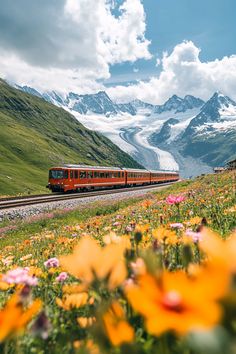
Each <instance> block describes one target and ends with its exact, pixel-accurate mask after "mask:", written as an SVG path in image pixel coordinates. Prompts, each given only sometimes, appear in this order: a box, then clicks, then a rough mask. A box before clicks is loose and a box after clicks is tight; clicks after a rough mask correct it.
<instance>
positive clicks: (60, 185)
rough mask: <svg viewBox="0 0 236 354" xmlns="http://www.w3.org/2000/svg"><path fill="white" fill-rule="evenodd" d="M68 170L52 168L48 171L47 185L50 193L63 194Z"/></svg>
mask: <svg viewBox="0 0 236 354" xmlns="http://www.w3.org/2000/svg"><path fill="white" fill-rule="evenodd" d="M67 180H68V170H67V169H65V168H62V167H54V168H51V169H50V170H49V178H48V185H47V188H49V189H50V190H51V191H52V192H65V189H66V181H67Z"/></svg>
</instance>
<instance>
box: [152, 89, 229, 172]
mask: <svg viewBox="0 0 236 354" xmlns="http://www.w3.org/2000/svg"><path fill="white" fill-rule="evenodd" d="M177 116H178V115H177V114H176V118H177V119H169V120H167V121H166V122H164V124H163V125H162V127H161V128H160V129H159V130H158V131H156V132H154V133H153V134H152V135H151V136H150V138H149V139H150V143H152V144H153V145H154V146H158V147H161V148H162V149H165V150H167V151H169V152H171V153H172V154H173V156H175V158H176V159H177V161H178V162H179V164H181V163H180V160H182V161H183V159H187V158H189V157H191V158H194V159H198V161H200V162H201V163H204V164H206V165H208V166H217V165H224V164H225V162H226V161H227V160H229V159H230V158H233V157H234V156H235V155H236V103H235V102H234V101H233V100H232V99H230V98H229V97H227V96H224V95H223V94H222V93H219V92H216V93H215V94H214V95H213V96H212V97H211V98H210V99H209V100H208V101H207V102H206V103H205V104H204V105H203V106H202V107H201V109H200V112H199V113H198V114H196V115H195V116H194V117H192V118H189V119H186V120H185V121H184V120H183V119H178V117H177Z"/></svg>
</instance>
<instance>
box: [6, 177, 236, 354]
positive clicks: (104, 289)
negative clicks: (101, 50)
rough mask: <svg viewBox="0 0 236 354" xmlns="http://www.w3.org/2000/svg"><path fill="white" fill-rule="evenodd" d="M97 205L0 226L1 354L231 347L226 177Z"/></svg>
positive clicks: (235, 313)
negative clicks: (85, 212) (25, 225)
mask: <svg viewBox="0 0 236 354" xmlns="http://www.w3.org/2000/svg"><path fill="white" fill-rule="evenodd" d="M105 209H106V208H105ZM105 209H104V212H101V213H97V215H91V216H90V217H87V218H84V219H83V220H82V219H79V217H78V220H76V218H74V219H73V222H72V221H71V222H69V221H68V219H66V218H65V215H63V214H61V215H60V219H59V220H60V222H58V221H57V219H56V218H55V220H54V219H53V217H52V218H50V219H48V224H47V221H45V224H44V225H43V227H42V220H40V221H39V220H38V221H37V220H36V221H35V222H36V223H37V222H38V223H41V224H40V225H41V228H40V230H37V228H34V229H32V232H31V233H29V232H28V233H25V234H24V233H22V232H21V233H19V232H20V231H19V230H18V229H17V226H16V225H15V226H14V227H11V225H10V224H9V225H5V226H4V227H3V228H2V229H3V231H4V233H2V235H1V238H0V244H1V255H0V273H1V274H0V306H1V310H0V353H5V354H8V353H37V354H41V353H42V354H43V353H80V354H108V353H111V354H113V353H114V354H119V353H122V354H156V353H157V354H158V353H160V354H211V353H212V354H222V353H225V354H231V353H232V354H233V353H236V339H235V334H236V190H235V174H234V172H227V173H224V174H221V175H209V176H205V177H200V178H197V179H196V180H194V181H183V182H180V183H177V184H175V185H173V186H171V187H170V188H167V189H165V190H163V191H161V192H156V193H150V194H149V195H148V198H145V199H144V198H143V199H142V200H137V201H136V202H134V201H132V203H130V205H129V204H127V205H124V206H122V207H120V208H117V210H116V211H112V210H110V212H105ZM69 212H70V211H69ZM77 213H78V215H79V213H80V211H77ZM63 218H64V219H63ZM40 219H41V218H40ZM63 220H64V221H63ZM66 220H67V221H66ZM49 225H50V227H49ZM18 235H20V237H18Z"/></svg>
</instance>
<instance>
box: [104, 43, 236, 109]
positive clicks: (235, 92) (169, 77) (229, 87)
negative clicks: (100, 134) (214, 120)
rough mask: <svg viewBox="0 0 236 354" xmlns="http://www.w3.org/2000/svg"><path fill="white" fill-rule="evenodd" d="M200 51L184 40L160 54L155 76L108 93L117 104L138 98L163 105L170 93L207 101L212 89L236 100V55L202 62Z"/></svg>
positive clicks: (109, 90)
mask: <svg viewBox="0 0 236 354" xmlns="http://www.w3.org/2000/svg"><path fill="white" fill-rule="evenodd" d="M200 52H201V51H200V49H199V48H197V47H196V46H195V45H194V43H193V42H191V41H184V42H183V43H180V44H178V45H177V46H176V47H175V48H174V50H173V51H172V53H170V54H168V53H164V54H163V57H162V60H161V63H159V64H160V65H162V70H161V73H160V74H159V75H158V76H153V77H151V78H150V79H149V80H148V81H145V82H144V81H140V82H139V83H138V84H135V85H131V86H129V87H124V86H117V87H115V88H112V87H111V88H109V89H108V93H109V94H110V96H111V97H112V98H113V99H115V100H116V101H120V102H127V101H129V100H131V99H134V98H139V99H141V100H144V101H147V102H150V103H155V104H161V103H163V102H164V101H165V100H166V99H168V98H169V97H170V96H171V95H173V94H177V95H179V96H184V95H186V94H192V95H195V96H198V97H201V98H203V99H208V98H209V97H210V96H211V95H212V94H213V93H214V92H215V91H216V90H220V91H222V92H223V93H224V94H226V95H229V96H230V97H232V98H233V99H236V55H232V56H230V57H227V56H226V57H224V58H222V59H221V60H219V59H216V60H214V61H209V62H202V61H201V60H200Z"/></svg>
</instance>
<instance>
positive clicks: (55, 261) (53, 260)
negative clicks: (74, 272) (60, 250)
mask: <svg viewBox="0 0 236 354" xmlns="http://www.w3.org/2000/svg"><path fill="white" fill-rule="evenodd" d="M44 265H45V267H47V268H57V267H59V260H58V259H57V258H50V259H48V260H47V261H46V262H44Z"/></svg>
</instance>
